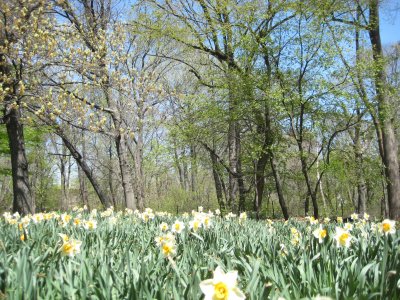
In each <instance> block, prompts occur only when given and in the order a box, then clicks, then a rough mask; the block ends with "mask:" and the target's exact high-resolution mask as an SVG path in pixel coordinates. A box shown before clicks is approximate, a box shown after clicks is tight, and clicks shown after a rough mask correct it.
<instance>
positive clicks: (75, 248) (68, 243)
mask: <svg viewBox="0 0 400 300" xmlns="http://www.w3.org/2000/svg"><path fill="white" fill-rule="evenodd" d="M59 235H60V236H61V238H62V240H63V244H62V245H61V247H60V248H59V249H58V252H59V253H61V255H62V256H69V257H73V256H74V255H75V254H78V253H79V252H80V251H81V245H82V242H81V241H78V240H74V239H70V238H69V237H68V236H67V235H65V234H59Z"/></svg>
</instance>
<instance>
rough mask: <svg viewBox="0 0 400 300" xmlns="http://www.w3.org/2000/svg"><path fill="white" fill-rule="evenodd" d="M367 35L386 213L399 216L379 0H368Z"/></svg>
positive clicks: (398, 178)
mask: <svg viewBox="0 0 400 300" xmlns="http://www.w3.org/2000/svg"><path fill="white" fill-rule="evenodd" d="M369 18H370V22H369V23H370V24H369V37H370V41H371V46H372V55H373V60H374V81H375V93H376V98H377V101H378V115H379V120H380V122H381V124H382V142H383V148H384V149H383V151H384V165H385V175H386V178H387V187H386V188H387V195H388V204H389V217H390V218H391V219H394V220H398V219H400V173H399V162H398V142H397V138H396V135H395V132H394V128H393V127H394V126H393V120H392V119H393V116H392V112H391V104H390V102H389V99H388V98H387V95H386V94H385V86H386V78H385V64H384V59H383V50H382V44H381V36H380V30H379V1H378V0H370V2H369Z"/></svg>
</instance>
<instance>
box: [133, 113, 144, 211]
mask: <svg viewBox="0 0 400 300" xmlns="http://www.w3.org/2000/svg"><path fill="white" fill-rule="evenodd" d="M143 119H144V118H143V117H142V118H141V120H143ZM139 124H140V125H139V126H138V133H137V143H136V149H135V174H136V197H137V203H138V206H139V209H140V210H143V209H144V206H145V205H144V199H145V198H144V197H145V195H144V174H143V148H144V146H143V125H142V124H143V122H141V121H139Z"/></svg>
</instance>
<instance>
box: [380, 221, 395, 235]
mask: <svg viewBox="0 0 400 300" xmlns="http://www.w3.org/2000/svg"><path fill="white" fill-rule="evenodd" d="M380 227H381V228H382V232H383V233H384V234H385V235H388V234H394V233H395V232H396V221H392V220H389V219H385V220H383V221H382V224H381V226H380Z"/></svg>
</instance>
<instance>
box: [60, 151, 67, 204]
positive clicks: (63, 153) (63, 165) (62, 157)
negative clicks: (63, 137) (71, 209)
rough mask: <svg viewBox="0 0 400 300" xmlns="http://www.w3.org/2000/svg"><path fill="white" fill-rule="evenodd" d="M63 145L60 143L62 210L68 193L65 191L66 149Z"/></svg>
mask: <svg viewBox="0 0 400 300" xmlns="http://www.w3.org/2000/svg"><path fill="white" fill-rule="evenodd" d="M66 150H67V149H66V147H65V145H64V144H63V145H61V155H60V175H61V176H60V179H61V194H62V195H61V198H60V208H61V210H62V211H65V210H67V208H68V193H67V157H66V155H67V151H66Z"/></svg>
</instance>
